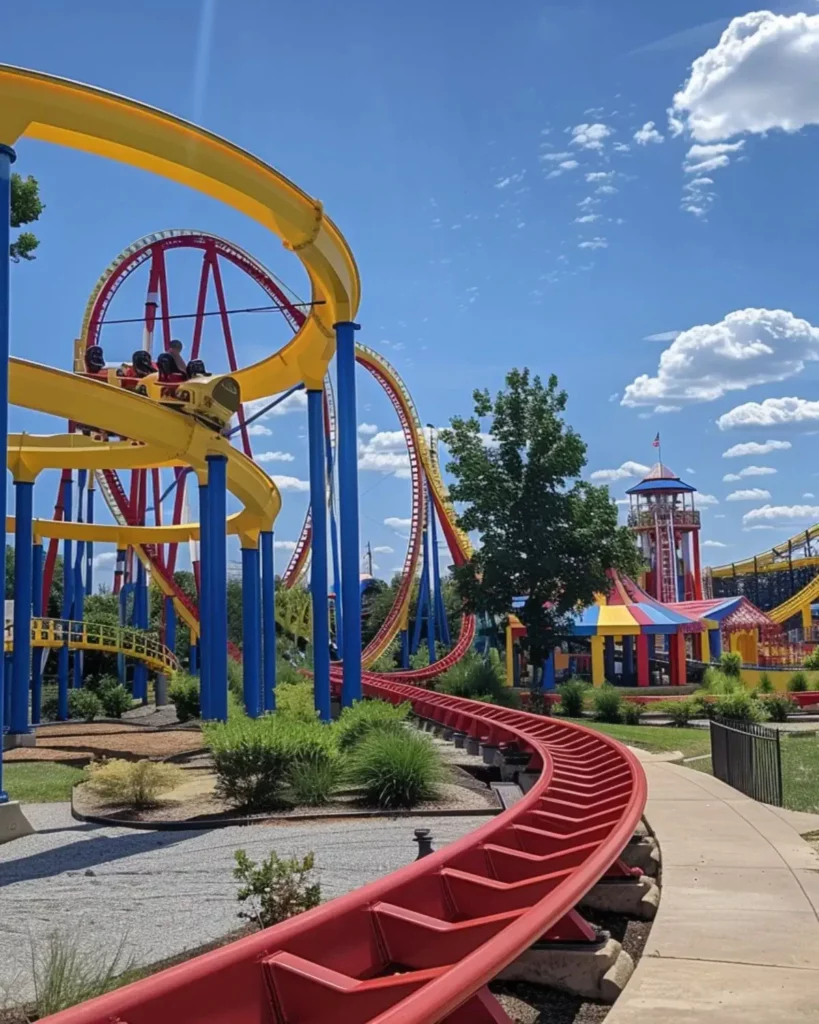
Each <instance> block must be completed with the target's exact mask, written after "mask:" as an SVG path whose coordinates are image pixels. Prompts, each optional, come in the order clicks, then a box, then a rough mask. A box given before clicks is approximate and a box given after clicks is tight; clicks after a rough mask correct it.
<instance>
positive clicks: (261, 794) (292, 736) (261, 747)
mask: <svg viewBox="0 0 819 1024" xmlns="http://www.w3.org/2000/svg"><path fill="white" fill-rule="evenodd" d="M203 734H204V737H205V742H206V743H207V745H208V746H209V747H210V750H211V753H212V754H213V762H214V768H215V770H216V775H217V791H218V792H219V794H220V795H221V796H222V797H224V798H225V799H226V800H228V801H230V803H232V804H234V805H235V806H238V807H243V808H245V809H247V810H250V811H266V810H271V809H273V808H276V807H280V806H281V805H282V804H283V803H284V802H285V797H284V788H285V786H286V784H287V783H288V782H289V781H290V780H291V779H294V778H296V772H297V771H298V770H299V768H300V766H302V765H304V764H307V763H317V762H324V763H329V762H333V763H337V760H336V759H337V747H336V744H335V738H334V735H333V732H332V730H330V729H328V728H327V727H326V726H324V725H322V724H321V723H320V722H319V721H318V720H315V719H314V720H313V721H312V722H302V721H299V720H298V719H292V718H287V717H286V716H282V715H279V713H278V712H277V713H276V714H275V715H267V716H265V717H263V718H247V717H245V716H236V717H235V718H229V719H228V721H227V722H226V723H221V722H212V723H209V724H208V725H206V726H205V727H204V729H203Z"/></svg>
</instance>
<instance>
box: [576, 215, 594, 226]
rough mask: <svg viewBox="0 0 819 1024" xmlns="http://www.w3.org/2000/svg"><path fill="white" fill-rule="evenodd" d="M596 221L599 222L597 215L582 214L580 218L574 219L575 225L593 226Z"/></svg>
mask: <svg viewBox="0 0 819 1024" xmlns="http://www.w3.org/2000/svg"><path fill="white" fill-rule="evenodd" d="M596 220H600V214H599V213H584V214H583V216H582V217H575V219H574V222H575V224H594V222H595V221H596Z"/></svg>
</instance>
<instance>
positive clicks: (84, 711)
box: [68, 690, 102, 722]
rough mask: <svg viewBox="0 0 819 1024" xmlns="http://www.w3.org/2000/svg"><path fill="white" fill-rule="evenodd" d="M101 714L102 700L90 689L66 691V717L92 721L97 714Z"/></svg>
mask: <svg viewBox="0 0 819 1024" xmlns="http://www.w3.org/2000/svg"><path fill="white" fill-rule="evenodd" d="M100 714H102V701H101V700H100V699H99V697H98V696H97V695H96V693H91V691H90V690H69V691H68V717H69V718H81V719H82V720H83V721H84V722H93V721H94V719H95V718H96V717H97V715H100Z"/></svg>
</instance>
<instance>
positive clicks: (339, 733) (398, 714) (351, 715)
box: [333, 700, 410, 750]
mask: <svg viewBox="0 0 819 1024" xmlns="http://www.w3.org/2000/svg"><path fill="white" fill-rule="evenodd" d="M409 713H410V705H409V703H404V704H390V703H389V702H388V701H384V700H357V701H355V702H354V703H353V705H352V707H349V708H344V710H343V711H342V712H341V716H340V717H339V720H338V721H337V722H336V723H335V725H334V726H333V729H334V731H335V734H336V739H337V740H338V745H339V747H340V748H341V749H342V750H351V749H352V748H353V747H354V746H356V744H358V743H360V742H361V740H363V739H364V737H365V736H369V734H370V733H371V732H372V731H373V730H380V731H382V732H384V731H389V732H397V731H403V728H404V723H405V722H406V721H407V718H408V716H409Z"/></svg>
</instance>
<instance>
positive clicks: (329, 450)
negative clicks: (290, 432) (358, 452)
mask: <svg viewBox="0 0 819 1024" xmlns="http://www.w3.org/2000/svg"><path fill="white" fill-rule="evenodd" d="M328 427H329V422H328V420H327V418H326V417H325V419H324V453H325V458H326V459H327V483H328V491H329V501H328V505H329V509H330V551H331V553H332V556H333V592H334V594H335V600H334V601H333V612H334V613H335V619H336V654H337V656H338V660H339V661H342V660H343V659H344V615H343V613H342V608H341V564H340V562H339V554H338V528H337V525H336V510H335V487H334V465H333V445H332V442H331V439H330V432H329V430H328Z"/></svg>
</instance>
